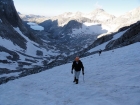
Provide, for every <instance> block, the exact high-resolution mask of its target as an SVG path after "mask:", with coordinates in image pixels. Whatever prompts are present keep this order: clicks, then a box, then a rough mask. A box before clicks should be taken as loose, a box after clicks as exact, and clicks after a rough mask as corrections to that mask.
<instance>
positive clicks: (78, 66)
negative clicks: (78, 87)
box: [71, 57, 84, 84]
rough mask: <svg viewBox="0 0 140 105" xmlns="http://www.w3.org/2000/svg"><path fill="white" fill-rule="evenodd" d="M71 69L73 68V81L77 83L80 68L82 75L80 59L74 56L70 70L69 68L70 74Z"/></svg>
mask: <svg viewBox="0 0 140 105" xmlns="http://www.w3.org/2000/svg"><path fill="white" fill-rule="evenodd" d="M73 69H74V81H73V82H75V83H76V84H78V81H79V75H80V71H81V69H82V74H83V75H84V66H83V63H82V61H81V60H79V57H76V58H75V61H73V64H72V70H71V73H72V74H73Z"/></svg>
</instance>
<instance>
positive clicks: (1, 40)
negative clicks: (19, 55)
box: [0, 37, 22, 50]
mask: <svg viewBox="0 0 140 105" xmlns="http://www.w3.org/2000/svg"><path fill="white" fill-rule="evenodd" d="M0 45H1V46H3V47H5V48H7V49H9V50H22V49H21V48H20V47H19V46H17V45H14V44H13V42H12V41H11V40H7V39H4V38H2V37H0Z"/></svg>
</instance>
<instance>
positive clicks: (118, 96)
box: [0, 43, 140, 105]
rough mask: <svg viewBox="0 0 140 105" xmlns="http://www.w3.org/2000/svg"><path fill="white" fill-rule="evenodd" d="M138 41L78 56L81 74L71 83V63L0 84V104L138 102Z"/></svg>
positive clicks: (121, 104) (138, 104)
mask: <svg viewBox="0 0 140 105" xmlns="http://www.w3.org/2000/svg"><path fill="white" fill-rule="evenodd" d="M139 54H140V43H135V44H133V45H130V46H126V47H123V48H119V49H116V50H115V52H112V51H108V52H103V53H102V54H101V56H99V55H98V54H95V55H91V56H88V57H85V58H81V61H82V62H83V64H84V67H85V76H84V81H85V82H83V76H82V75H80V79H79V84H74V83H73V82H72V81H73V75H72V74H71V73H70V71H71V65H72V63H69V64H65V65H61V66H58V67H54V68H52V69H50V70H46V71H44V72H41V73H38V74H33V75H30V76H26V77H23V78H20V79H18V80H14V81H10V82H8V83H6V84H2V85H0V105H140V70H139V68H140V56H139Z"/></svg>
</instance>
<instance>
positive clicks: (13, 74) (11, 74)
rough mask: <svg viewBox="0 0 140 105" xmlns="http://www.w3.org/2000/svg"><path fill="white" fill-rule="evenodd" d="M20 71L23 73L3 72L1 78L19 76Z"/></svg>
mask: <svg viewBox="0 0 140 105" xmlns="http://www.w3.org/2000/svg"><path fill="white" fill-rule="evenodd" d="M20 73H21V72H18V73H10V74H2V75H0V78H2V77H11V76H14V77H16V76H18V75H19V74H20Z"/></svg>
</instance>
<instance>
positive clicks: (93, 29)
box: [72, 22, 116, 35]
mask: <svg viewBox="0 0 140 105" xmlns="http://www.w3.org/2000/svg"><path fill="white" fill-rule="evenodd" d="M115 28H116V26H109V25H104V24H102V25H101V24H99V23H88V22H85V23H83V25H82V28H79V29H73V30H72V34H73V35H75V34H76V35H77V34H93V35H95V34H98V35H99V34H104V33H108V32H113V31H114V30H115Z"/></svg>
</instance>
